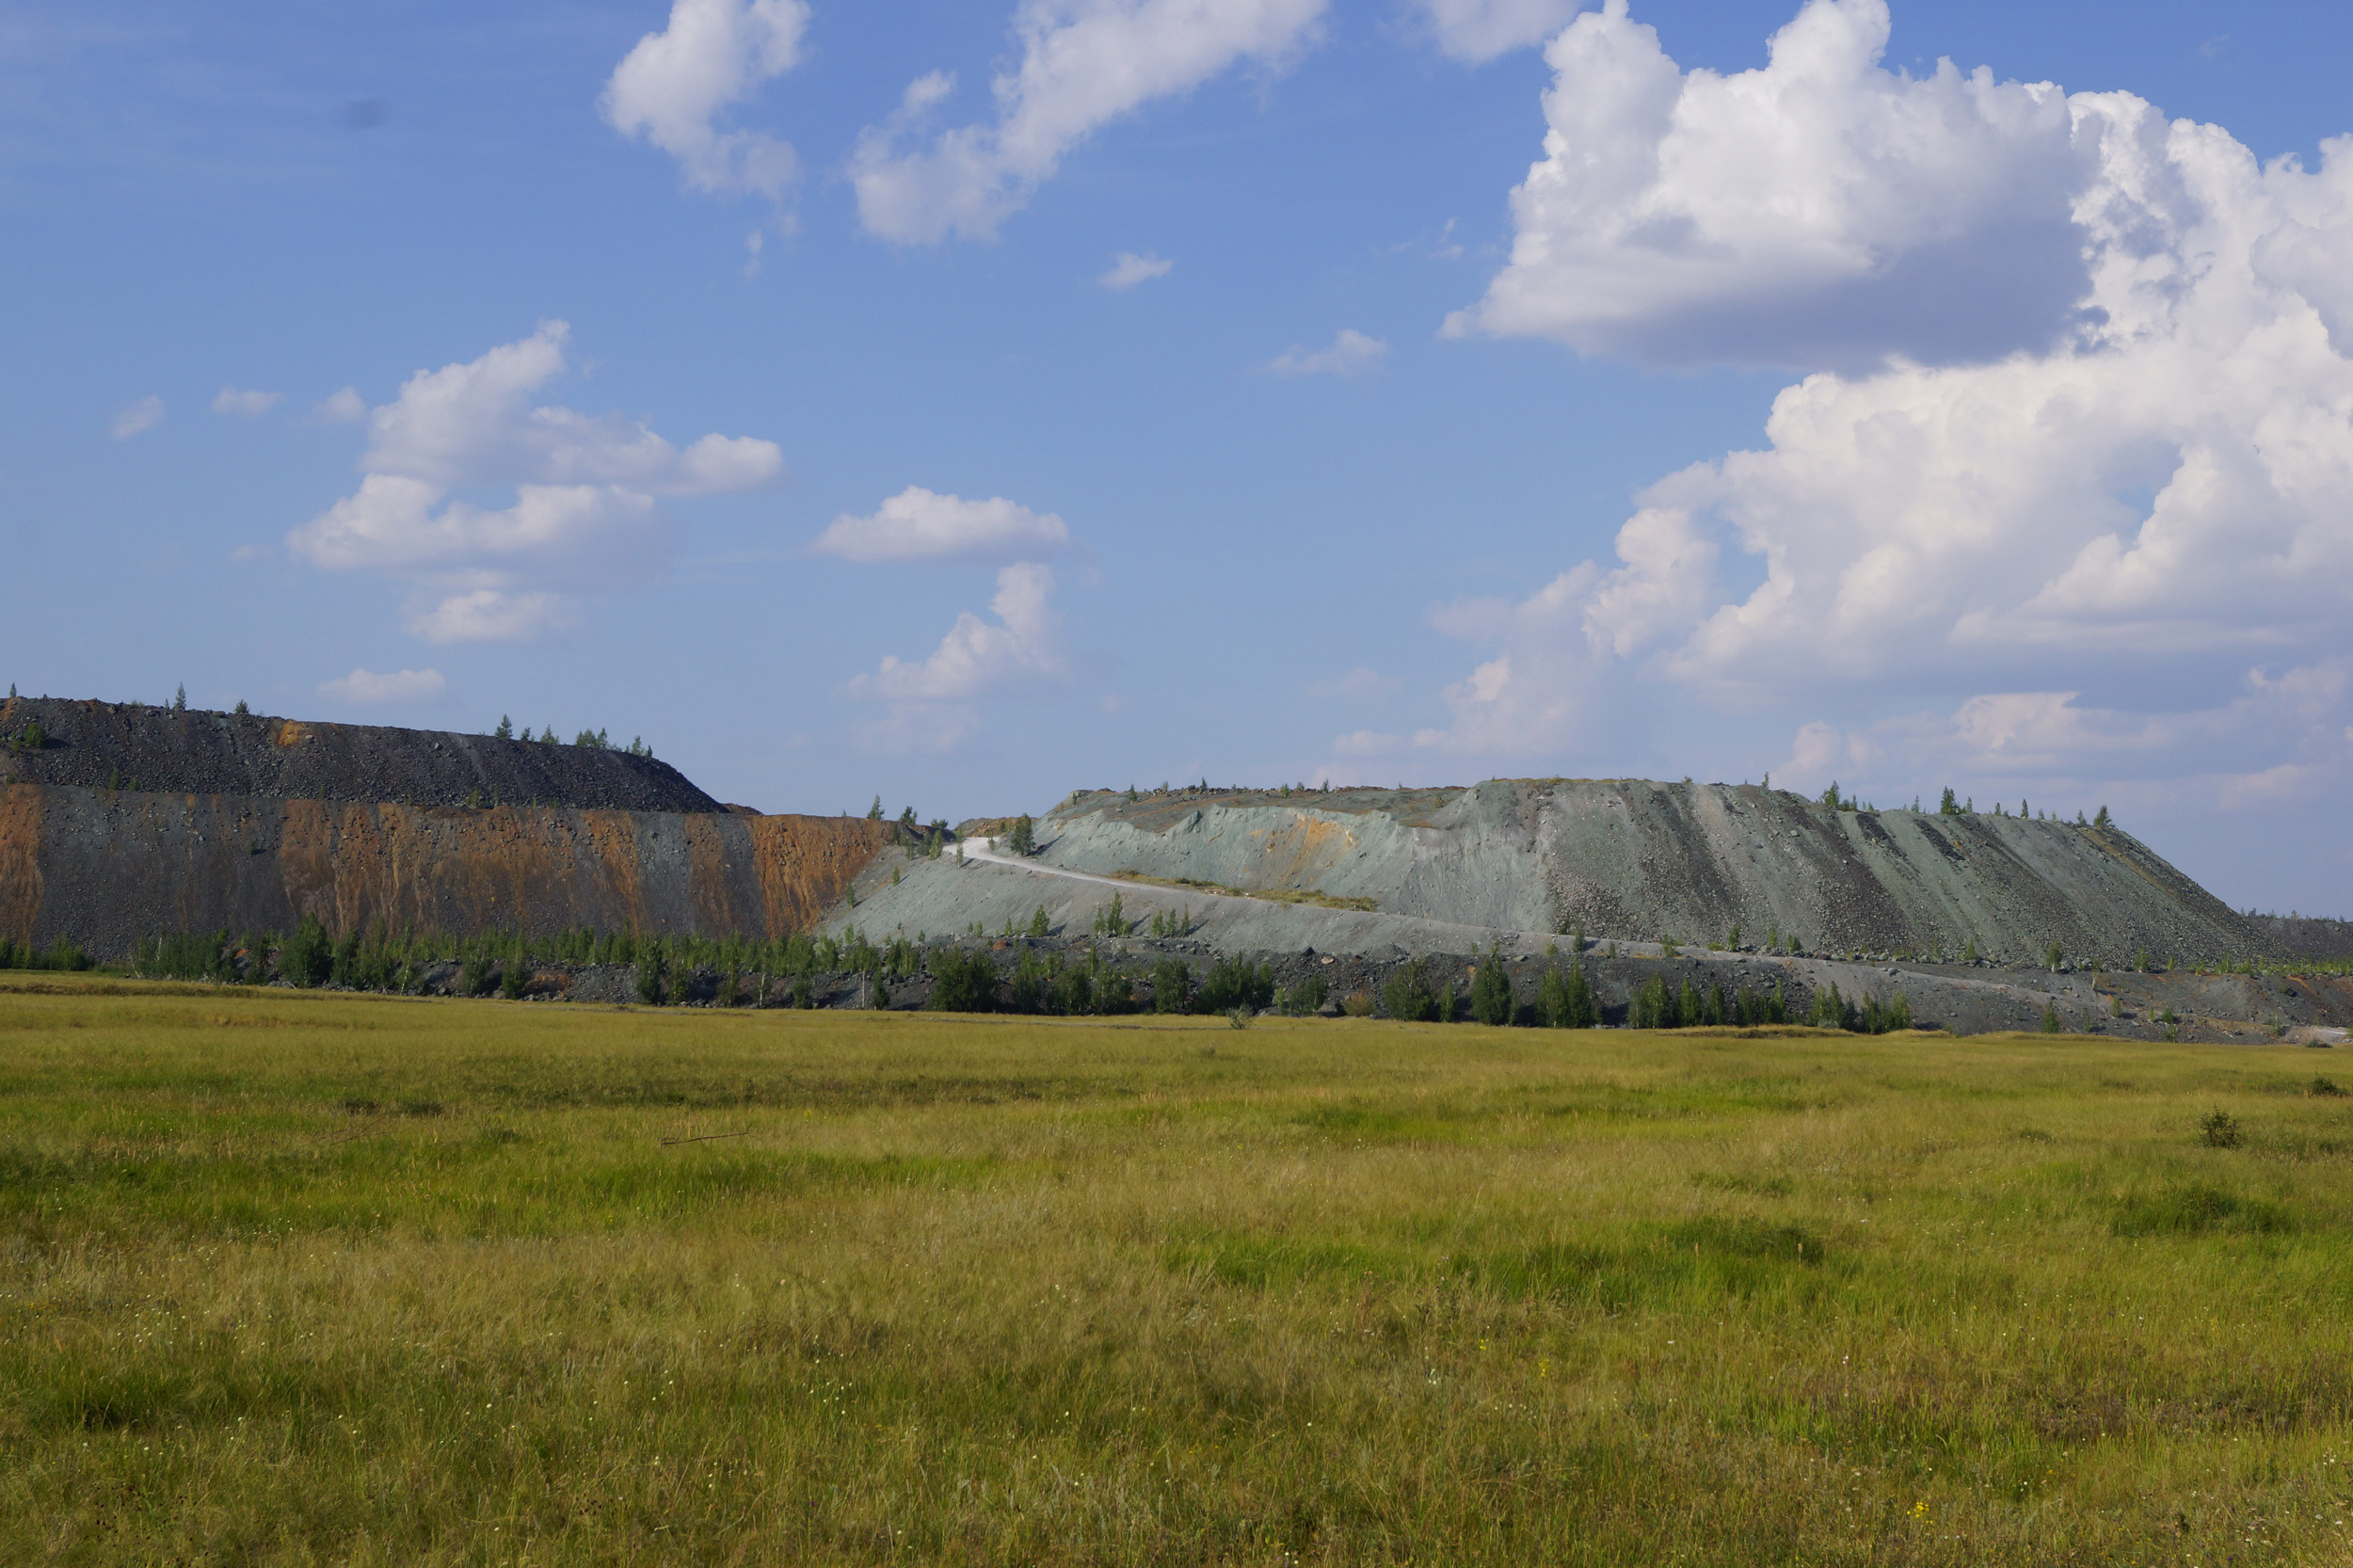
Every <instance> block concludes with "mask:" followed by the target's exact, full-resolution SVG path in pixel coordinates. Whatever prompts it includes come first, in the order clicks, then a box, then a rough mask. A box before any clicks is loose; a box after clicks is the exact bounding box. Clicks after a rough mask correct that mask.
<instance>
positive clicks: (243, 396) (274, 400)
mask: <svg viewBox="0 0 2353 1568" xmlns="http://www.w3.org/2000/svg"><path fill="white" fill-rule="evenodd" d="M277 407H278V393H276V392H254V391H252V390H251V389H250V388H240V387H223V388H221V389H220V391H218V392H215V393H214V394H213V412H215V413H216V414H219V415H221V416H222V417H223V418H227V419H260V418H261V417H262V416H263V415H264V414H266V413H268V412H269V411H270V410H271V409H272V408H277Z"/></svg>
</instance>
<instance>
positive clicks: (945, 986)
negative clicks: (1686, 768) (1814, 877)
mask: <svg viewBox="0 0 2353 1568" xmlns="http://www.w3.org/2000/svg"><path fill="white" fill-rule="evenodd" d="M84 963H85V964H87V960H84ZM607 967H618V968H626V969H627V970H628V971H629V974H628V976H627V977H626V981H625V984H624V994H625V995H629V996H633V997H634V998H635V1000H638V1001H640V1002H643V1003H645V1004H648V1005H651V1006H664V1005H671V1004H676V1003H696V1004H702V1005H715V1006H745V1007H778V1006H784V1007H802V1008H816V1007H839V1006H862V1007H870V1008H887V1007H894V1006H895V1007H902V1008H904V1007H907V1006H915V1005H920V1006H924V1007H928V1008H931V1009H933V1010H936V1011H942V1012H955V1013H1016V1014H1032V1015H1043V1016H1116V1015H1122V1014H1133V1013H1155V1014H1193V1015H1227V1016H1238V1017H1248V1016H1256V1015H1258V1014H1262V1013H1267V1012H1270V1011H1271V1012H1273V1013H1276V1014H1280V1015H1284V1016H1294V1017H1304V1016H1313V1015H1317V1014H1324V1013H1337V1014H1339V1015H1343V1016H1354V1017H1386V1018H1392V1019H1397V1020H1401V1021H1407V1022H1420V1023H1464V1022H1469V1023H1481V1024H1488V1025H1491V1026H1524V1027H1543V1028H1554V1029H1593V1028H1599V1027H1603V1026H1604V1025H1606V1024H1610V1023H1621V1024H1623V1025H1624V1026H1625V1027H1629V1028H1635V1029H1684V1028H1704V1027H1720V1028H1745V1027H1755V1026H1758V1025H1768V1024H1810V1025H1814V1026H1817V1027H1821V1028H1829V1029H1841V1030H1847V1031H1849V1032H1859V1033H1881V1032H1888V1031H1893V1030H1901V1029H1909V1028H1912V1027H1913V1015H1912V1009H1911V1004H1910V1002H1909V1001H1908V1000H1906V999H1905V998H1903V997H1902V996H1901V995H1900V994H1899V995H1897V997H1895V998H1894V999H1893V1000H1889V1001H1885V1002H1882V1001H1881V1000H1879V999H1877V998H1874V997H1868V996H1865V997H1861V998H1859V999H1850V998H1848V997H1846V996H1844V995H1843V994H1841V992H1840V991H1839V989H1838V987H1837V986H1835V985H1826V986H1822V987H1820V988H1817V989H1816V990H1814V991H1812V992H1810V993H1805V992H1802V991H1801V993H1800V995H1798V996H1797V997H1795V998H1793V997H1792V996H1791V994H1790V992H1789V990H1788V988H1787V983H1786V982H1785V981H1784V982H1781V983H1778V984H1775V985H1774V986H1773V987H1772V988H1771V989H1769V990H1762V989H1752V988H1750V987H1747V986H1741V987H1738V988H1737V989H1727V988H1726V987H1725V986H1723V985H1721V984H1717V985H1700V984H1694V983H1693V982H1692V981H1690V980H1688V979H1687V980H1685V981H1684V982H1683V983H1682V984H1681V985H1680V987H1677V986H1675V985H1673V984H1670V982H1669V980H1668V978H1667V977H1666V976H1665V975H1654V976H1653V977H1651V979H1649V980H1648V981H1646V982H1645V983H1643V984H1641V985H1638V986H1636V987H1635V988H1634V990H1633V991H1632V993H1631V995H1630V996H1629V997H1628V999H1627V1000H1626V1001H1625V1003H1623V1004H1610V1003H1609V1002H1606V1001H1605V1000H1604V999H1603V997H1602V995H1601V993H1600V991H1599V989H1598V988H1597V987H1596V985H1595V984H1594V983H1593V978H1592V977H1591V976H1590V975H1589V974H1588V973H1587V969H1586V965H1585V962H1584V959H1583V957H1582V956H1581V955H1572V956H1569V957H1567V958H1565V959H1564V958H1562V957H1561V955H1560V954H1559V952H1558V951H1557V950H1555V951H1554V952H1551V953H1549V954H1547V957H1546V960H1545V965H1544V968H1543V969H1542V970H1541V972H1540V973H1539V974H1538V976H1537V977H1536V981H1535V984H1534V985H1533V986H1532V987H1529V986H1527V985H1525V984H1523V985H1521V986H1520V987H1518V988H1515V987H1514V985H1513V980H1512V977H1511V975H1510V973H1509V971H1508V970H1507V968H1506V965H1505V962H1504V961H1503V960H1502V958H1501V956H1500V954H1499V953H1498V952H1494V951H1491V952H1489V953H1488V954H1486V955H1484V956H1483V957H1482V958H1481V961H1480V962H1478V963H1477V964H1475V965H1474V966H1473V967H1472V968H1471V971H1470V975H1469V978H1468V984H1466V985H1465V987H1464V988H1463V990H1462V991H1461V992H1460V993H1458V992H1457V991H1456V989H1455V986H1454V984H1453V982H1452V980H1451V979H1450V978H1449V977H1448V976H1446V975H1443V974H1439V973H1436V972H1433V967H1432V966H1431V965H1430V964H1429V963H1428V962H1426V961H1423V960H1419V959H1416V960H1409V961H1406V962H1403V963H1400V964H1397V965H1395V966H1394V967H1391V968H1388V971H1387V973H1386V975H1385V977H1382V978H1381V979H1379V981H1378V983H1377V984H1370V983H1369V984H1362V985H1358V986H1356V987H1355V988H1353V990H1351V991H1349V992H1348V993H1347V994H1346V995H1340V996H1336V995H1335V994H1334V990H1333V987H1332V985H1331V984H1330V983H1329V981H1328V980H1327V979H1326V978H1325V977H1324V976H1322V975H1321V974H1315V973H1309V974H1306V975H1304V976H1301V977H1299V978H1297V979H1295V980H1294V981H1292V982H1291V983H1290V984H1283V983H1281V982H1280V980H1278V977H1277V975H1276V972H1275V967H1274V965H1273V962H1272V961H1270V960H1268V959H1265V958H1257V959H1252V958H1248V957H1219V958H1209V959H1200V958H1196V957H1187V956H1184V955H1180V954H1172V953H1162V954H1159V955H1153V954H1148V953H1146V954H1123V953H1118V952H1106V951H1105V948H1104V945H1103V944H1102V943H1100V942H1098V941H1096V940H1093V939H1089V940H1087V941H1086V942H1085V943H1084V945H1083V947H1073V948H1071V949H1070V950H1068V951H1060V950H1057V951H1041V950H1040V949H1039V948H1038V947H1036V946H1032V945H1029V944H1028V943H1026V942H1025V943H1023V944H1022V945H1021V946H1020V947H1019V949H1018V950H1017V951H1016V952H1012V953H1011V954H1009V955H1007V956H1006V957H1004V958H1001V959H1000V954H999V952H997V951H994V950H992V948H991V946H990V945H989V944H988V943H987V942H986V941H985V940H984V941H982V942H970V941H964V940H958V941H939V942H934V941H930V940H928V939H927V938H925V937H924V936H920V935H919V936H916V937H913V938H909V937H907V936H904V935H901V936H892V937H890V938H888V939H887V940H884V941H881V942H875V941H872V940H870V939H869V938H868V937H867V936H865V935H864V934H862V933H861V932H859V931H857V930H856V929H855V928H853V929H851V930H849V931H846V932H844V933H842V934H841V935H840V936H829V935H824V934H809V933H800V934H795V935H793V936H787V937H782V938H778V939H776V940H773V941H752V940H747V939H744V938H739V937H734V936H723V937H697V936H635V935H632V934H630V933H624V932H616V933H604V932H598V931H591V930H587V929H581V930H574V931H568V932H563V933H559V934H557V935H556V936H552V937H526V936H522V935H520V934H519V933H514V932H504V933H501V932H492V933H486V934H483V935H479V936H467V937H459V936H447V935H443V934H413V933H392V932H390V931H387V930H384V929H381V928H378V929H376V930H372V931H365V932H362V931H357V930H355V931H348V932H345V933H344V934H343V935H342V936H340V937H337V936H330V935H329V934H328V931H327V930H326V929H325V927H324V926H322V925H321V924H320V923H319V922H318V921H317V920H313V919H306V920H304V921H303V923H302V925H301V926H300V927H298V928H297V929H296V931H295V933H294V934H293V935H292V936H282V937H281V936H279V935H278V934H276V933H268V932H264V933H258V934H255V933H248V934H246V935H243V936H231V935H230V934H229V933H226V932H214V933H209V934H201V935H199V934H185V933H182V934H166V935H158V936H152V937H149V938H146V939H144V940H142V941H141V942H140V943H138V945H137V949H136V952H135V954H134V957H133V961H132V963H131V965H130V966H129V968H130V972H131V973H132V974H134V975H136V976H140V977H143V978H149V979H158V980H182V981H209V982H215V983H219V984H247V985H255V984H280V985H291V986H296V987H303V988H318V987H328V988H336V989H344V990H354V991H374V992H381V993H386V994H394V995H418V994H434V995H457V996H472V997H487V996H504V997H506V998H509V999H513V1000H520V999H523V998H526V997H535V998H536V997H545V996H551V995H554V996H561V995H565V994H568V993H569V992H570V990H571V989H572V984H573V976H574V975H575V974H576V973H577V972H578V971H581V970H584V969H591V970H592V969H597V968H607ZM602 1000H615V999H614V997H613V996H612V995H611V993H610V992H607V993H604V994H603V995H602Z"/></svg>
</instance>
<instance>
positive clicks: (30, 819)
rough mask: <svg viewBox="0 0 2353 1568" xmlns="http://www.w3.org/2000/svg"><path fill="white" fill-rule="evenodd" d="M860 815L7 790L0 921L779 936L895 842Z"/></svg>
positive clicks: (43, 940) (105, 947)
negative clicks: (305, 922) (305, 921)
mask: <svg viewBox="0 0 2353 1568" xmlns="http://www.w3.org/2000/svg"><path fill="white" fill-rule="evenodd" d="M889 835H890V830H889V826H888V824H884V823H879V822H869V821H867V820H865V819H864V818H849V817H800V816H759V815H754V814H751V813H747V812H725V813H721V812H709V813H680V812H667V811H608V810H591V809H582V808H568V807H535V806H520V807H519V806H500V807H492V808H484V809H471V808H464V807H446V806H423V807H414V806H403V805H396V804H388V803H381V802H378V803H373V804H369V803H360V802H347V801H320V800H278V799H271V798H266V797H262V796H255V795H200V794H159V793H152V792H145V793H140V792H131V791H117V790H91V789H76V788H65V787H52V786H43V785H36V784H11V785H8V786H5V787H0V936H7V937H9V938H11V939H13V940H16V941H20V942H22V941H26V940H30V941H32V942H34V943H35V944H37V945H39V946H42V947H46V946H47V945H48V944H49V943H50V942H52V941H54V940H55V939H56V937H58V936H71V937H72V938H73V939H74V940H75V941H76V942H79V943H80V944H82V945H83V946H84V947H85V948H87V949H88V951H90V952H93V953H96V954H99V955H101V956H103V957H115V956H120V955H121V954H124V953H127V952H129V950H130V948H131V946H132V944H133V943H134V942H135V941H136V940H137V939H138V938H139V937H141V936H151V935H153V934H155V933H158V932H167V931H217V930H227V931H230V932H232V933H235V932H244V931H280V932H283V931H288V930H291V929H293V928H294V927H295V926H296V925H297V924H299V923H300V922H301V920H302V918H303V917H304V916H305V915H315V916H317V917H318V919H319V920H321V921H322V922H323V923H325V925H326V926H327V927H328V930H329V931H331V932H338V933H340V932H343V931H346V930H351V929H354V928H361V929H364V928H367V927H371V926H376V925H379V924H381V925H387V926H391V927H393V928H396V929H397V928H403V927H409V928H414V929H415V930H418V931H428V930H430V931H448V932H460V933H472V932H478V931H485V930H492V929H497V930H516V929H520V930H522V931H525V932H529V933H532V934H534V935H547V934H551V933H553V932H556V931H560V930H565V929H568V928H571V927H576V926H590V927H595V928H597V929H600V930H604V931H630V932H634V933H638V934H642V935H658V934H668V935H687V934H692V935H696V936H720V935H724V934H726V933H729V932H732V933H735V934H738V935H740V936H747V937H756V938H760V939H763V940H764V939H767V938H770V937H773V936H780V935H783V934H786V933H788V932H792V931H795V930H799V929H801V928H802V927H804V926H806V925H808V924H809V923H811V922H812V921H813V920H815V919H816V917H817V916H818V914H819V913H820V912H821V911H823V910H824V909H825V908H826V907H827V906H829V905H830V904H833V903H834V902H835V901H837V900H838V899H840V897H841V894H842V890H843V889H844V888H847V887H848V886H849V884H850V881H851V879H852V878H853V877H855V876H856V874H857V873H858V872H860V871H862V870H863V869H864V868H865V867H866V865H867V864H868V863H869V862H870V861H872V859H873V857H874V856H875V855H876V854H877V853H878V852H879V851H880V850H881V849H882V847H883V846H884V844H886V843H887V842H888V840H889Z"/></svg>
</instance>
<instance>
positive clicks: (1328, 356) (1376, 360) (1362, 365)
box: [1265, 327, 1389, 376]
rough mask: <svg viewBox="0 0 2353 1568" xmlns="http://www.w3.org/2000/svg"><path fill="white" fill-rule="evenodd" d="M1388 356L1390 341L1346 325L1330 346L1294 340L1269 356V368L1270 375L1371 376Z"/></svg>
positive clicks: (1267, 365) (1267, 371) (1267, 366)
mask: <svg viewBox="0 0 2353 1568" xmlns="http://www.w3.org/2000/svg"><path fill="white" fill-rule="evenodd" d="M1388 358H1389V345H1388V344H1387V343H1385V341H1383V340H1382V339H1380V338H1375V337H1369V336H1367V335H1366V334H1365V333H1362V332H1359V331H1357V330H1356V329H1355V328H1353V327H1343V328H1340V330H1339V334H1338V335H1337V337H1335V338H1334V339H1333V340H1332V341H1331V343H1330V344H1327V345H1326V346H1324V347H1322V348H1303V347H1301V346H1300V345H1299V344H1291V345H1290V347H1289V348H1286V349H1285V350H1283V352H1282V353H1280V354H1277V355H1276V356H1275V357H1274V358H1273V359H1272V360H1268V361H1267V364H1266V367H1265V368H1266V373H1267V374H1268V375H1269V376H1369V375H1371V374H1372V373H1373V372H1374V371H1377V370H1379V369H1380V368H1381V367H1382V366H1383V365H1384V364H1385V363H1386V362H1387V361H1388Z"/></svg>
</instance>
